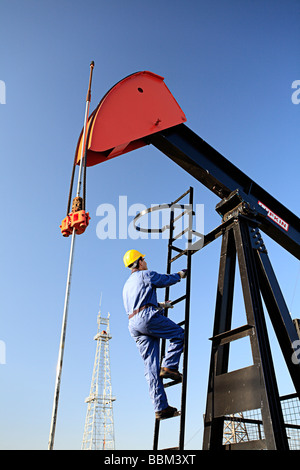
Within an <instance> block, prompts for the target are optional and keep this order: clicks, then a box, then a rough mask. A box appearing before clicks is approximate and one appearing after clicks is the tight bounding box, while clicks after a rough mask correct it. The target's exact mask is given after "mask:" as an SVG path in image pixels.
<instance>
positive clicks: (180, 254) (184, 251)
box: [170, 246, 188, 263]
mask: <svg viewBox="0 0 300 470" xmlns="http://www.w3.org/2000/svg"><path fill="white" fill-rule="evenodd" d="M172 248H173V250H174V249H175V248H174V246H173V247H172ZM177 251H179V250H177ZM187 252H188V250H181V251H180V253H179V255H176V256H174V258H172V259H171V260H170V263H173V261H176V260H177V259H178V258H180V256H182V255H186V254H187Z"/></svg>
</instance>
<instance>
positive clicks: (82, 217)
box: [69, 210, 90, 235]
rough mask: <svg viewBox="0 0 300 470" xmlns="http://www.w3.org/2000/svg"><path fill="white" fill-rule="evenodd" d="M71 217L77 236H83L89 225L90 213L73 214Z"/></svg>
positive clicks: (79, 212) (72, 226)
mask: <svg viewBox="0 0 300 470" xmlns="http://www.w3.org/2000/svg"><path fill="white" fill-rule="evenodd" d="M69 215H70V218H71V224H70V225H71V228H72V229H73V228H75V233H76V234H77V235H80V234H82V233H83V232H84V231H85V229H86V228H87V226H88V225H89V221H90V216H89V213H88V212H85V211H84V210H82V211H78V212H71V214H69Z"/></svg>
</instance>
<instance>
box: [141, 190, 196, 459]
mask: <svg viewBox="0 0 300 470" xmlns="http://www.w3.org/2000/svg"><path fill="white" fill-rule="evenodd" d="M185 197H189V202H188V204H182V203H181V204H179V201H182V199H184V198H185ZM165 208H169V209H170V221H169V224H168V225H167V226H165V227H163V228H162V229H158V230H156V231H158V232H162V231H164V230H165V229H167V228H168V229H169V241H168V255H167V270H166V272H167V274H171V271H173V272H174V269H172V267H173V266H172V264H173V263H174V262H175V261H176V260H178V259H179V258H181V257H182V256H185V257H186V270H187V276H186V285H185V293H184V295H181V296H180V297H178V298H176V299H175V300H172V301H171V305H172V306H175V305H176V304H178V303H180V302H182V303H184V309H183V310H184V319H183V321H181V322H179V323H178V325H179V326H182V327H183V328H184V332H185V336H184V349H183V354H182V380H180V379H177V380H168V381H167V382H165V383H164V387H165V388H168V387H172V386H175V385H181V407H180V411H178V412H177V413H176V414H175V416H178V417H179V419H180V426H179V442H178V446H177V447H175V448H176V449H183V448H184V433H185V417H186V394H187V369H188V339H189V316H190V285H191V256H192V253H193V252H192V251H191V249H190V247H191V242H192V238H193V235H199V236H200V234H197V232H195V231H193V229H192V226H193V215H194V211H193V188H192V187H191V188H189V189H188V190H187V191H186V192H185V193H184V194H182V195H181V196H180V197H179V198H177V199H176V200H175V201H174V202H172V203H171V204H167V205H161V206H156V207H154V208H153V207H152V208H151V209H147V210H145V211H142V213H140V214H138V216H137V217H136V218H135V222H136V220H137V219H138V218H139V217H140V216H142V215H145V213H147V212H151V211H153V210H157V209H165ZM178 209H179V210H180V213H179V214H178V215H175V212H176V213H177V211H178ZM183 217H186V218H187V219H188V226H187V227H185V228H184V227H183V230H181V231H180V232H179V233H176V234H175V229H176V222H178V225H179V224H180V227H181V228H182V226H183V225H184V223H182V220H183ZM136 229H137V230H141V231H147V229H141V228H140V227H137V226H136ZM150 230H152V231H153V229H150ZM148 231H149V230H148ZM184 234H185V239H186V240H187V243H186V246H185V248H179V247H178V246H175V245H174V244H173V243H174V242H175V241H176V240H179V239H182V237H183V235H184ZM175 253H176V254H175ZM181 267H182V266H181ZM172 288H173V289H174V288H175V287H174V286H172ZM170 290H171V287H170V286H169V287H166V289H165V301H169V300H170V298H171V297H170ZM167 311H168V310H167V309H165V310H164V315H165V316H167V315H168V313H167ZM165 350H166V340H165V339H162V340H161V350H160V357H161V362H162V360H163V357H164V355H165ZM173 417H174V416H172V418H173ZM166 419H169V418H166ZM161 421H163V420H161V419H155V426H154V439H153V449H154V450H157V448H158V441H159V433H160V425H161Z"/></svg>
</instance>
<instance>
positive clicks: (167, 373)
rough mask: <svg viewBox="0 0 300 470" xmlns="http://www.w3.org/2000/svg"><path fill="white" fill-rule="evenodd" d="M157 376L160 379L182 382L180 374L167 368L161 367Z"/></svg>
mask: <svg viewBox="0 0 300 470" xmlns="http://www.w3.org/2000/svg"><path fill="white" fill-rule="evenodd" d="M159 376H160V378H161V379H172V380H180V381H181V380H182V374H181V373H180V372H178V370H172V369H169V368H168V367H162V368H161V369H160V374H159Z"/></svg>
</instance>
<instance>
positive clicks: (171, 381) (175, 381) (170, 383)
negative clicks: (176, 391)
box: [164, 379, 182, 388]
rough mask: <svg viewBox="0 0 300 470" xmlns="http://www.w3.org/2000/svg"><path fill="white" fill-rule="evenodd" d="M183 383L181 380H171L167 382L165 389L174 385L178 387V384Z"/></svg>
mask: <svg viewBox="0 0 300 470" xmlns="http://www.w3.org/2000/svg"><path fill="white" fill-rule="evenodd" d="M181 383H182V380H181V379H177V380H170V381H169V382H166V383H165V384H164V388H168V387H173V385H177V384H181Z"/></svg>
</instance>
